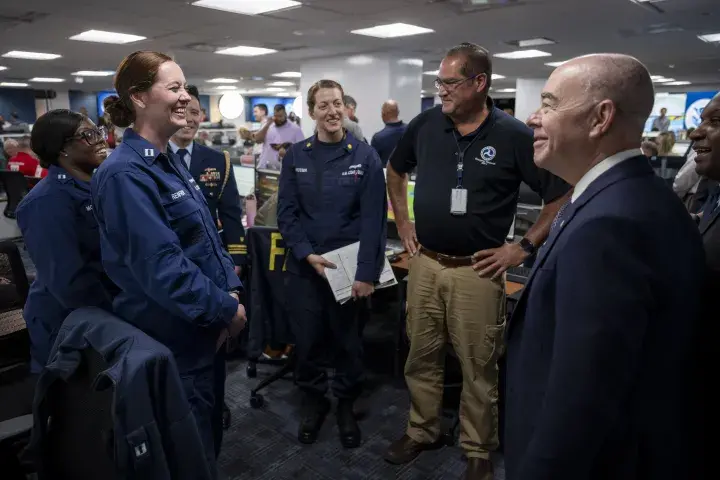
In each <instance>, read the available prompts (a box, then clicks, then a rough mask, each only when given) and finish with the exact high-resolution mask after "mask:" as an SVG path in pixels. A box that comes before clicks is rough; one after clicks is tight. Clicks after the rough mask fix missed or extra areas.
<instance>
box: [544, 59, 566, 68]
mask: <svg viewBox="0 0 720 480" xmlns="http://www.w3.org/2000/svg"><path fill="white" fill-rule="evenodd" d="M567 62H568V61H567V60H565V61H563V62H548V63H546V64H545V65H547V66H548V67H553V68H557V67H559V66H560V65H562V64H563V63H567Z"/></svg>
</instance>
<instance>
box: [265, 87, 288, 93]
mask: <svg viewBox="0 0 720 480" xmlns="http://www.w3.org/2000/svg"><path fill="white" fill-rule="evenodd" d="M265 91H266V92H284V91H285V89H284V88H279V87H268V88H266V89H265Z"/></svg>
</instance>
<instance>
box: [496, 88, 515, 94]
mask: <svg viewBox="0 0 720 480" xmlns="http://www.w3.org/2000/svg"><path fill="white" fill-rule="evenodd" d="M495 91H496V92H498V93H513V92H516V91H517V90H516V89H515V88H501V89H499V90H495Z"/></svg>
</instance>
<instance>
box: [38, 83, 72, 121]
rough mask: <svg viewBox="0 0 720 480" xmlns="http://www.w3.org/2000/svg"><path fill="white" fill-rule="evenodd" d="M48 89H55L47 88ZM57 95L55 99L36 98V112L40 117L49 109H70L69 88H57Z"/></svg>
mask: <svg viewBox="0 0 720 480" xmlns="http://www.w3.org/2000/svg"><path fill="white" fill-rule="evenodd" d="M46 90H55V89H54V88H53V89H46ZM55 91H56V92H57V96H56V97H55V98H53V99H47V100H46V99H44V98H36V99H35V112H36V114H37V116H38V117H40V115H42V114H44V113H45V112H47V111H48V110H55V109H58V108H65V109H68V110H69V109H70V95H69V94H68V91H67V90H55ZM48 107H49V108H48Z"/></svg>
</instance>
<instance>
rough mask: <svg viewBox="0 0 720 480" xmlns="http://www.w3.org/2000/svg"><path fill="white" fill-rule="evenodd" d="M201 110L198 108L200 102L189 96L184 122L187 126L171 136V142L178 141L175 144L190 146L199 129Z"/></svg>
mask: <svg viewBox="0 0 720 480" xmlns="http://www.w3.org/2000/svg"><path fill="white" fill-rule="evenodd" d="M202 117H203V113H202V109H201V108H200V102H199V101H198V99H197V98H195V97H193V96H192V95H191V96H190V102H189V103H188V105H187V108H186V110H185V120H186V121H187V125H186V126H185V127H183V128H181V129H180V130H178V131H177V132H176V133H175V135H173V140H180V141H179V142H176V143H178V144H181V145H186V144H190V142H192V140H193V139H194V138H195V135H196V134H197V131H198V128H200V122H202Z"/></svg>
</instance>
